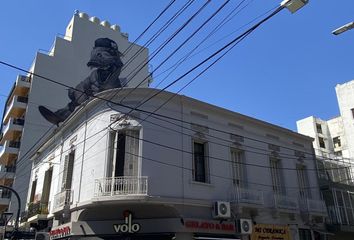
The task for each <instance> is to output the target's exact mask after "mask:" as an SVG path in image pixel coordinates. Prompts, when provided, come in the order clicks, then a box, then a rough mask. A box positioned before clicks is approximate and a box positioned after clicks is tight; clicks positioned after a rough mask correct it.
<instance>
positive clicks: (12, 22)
mask: <svg viewBox="0 0 354 240" xmlns="http://www.w3.org/2000/svg"><path fill="white" fill-rule="evenodd" d="M240 1H241V0H231V1H230V3H229V4H228V5H227V6H226V7H225V11H223V12H221V13H220V15H218V16H217V18H216V19H215V21H213V22H211V24H210V25H208V27H207V28H206V29H205V30H204V31H202V32H200V34H198V35H196V37H195V38H193V39H192V40H191V42H190V43H189V44H188V45H187V48H185V49H181V50H180V51H179V52H178V54H176V57H175V58H173V59H171V61H170V62H169V63H167V64H166V67H165V68H161V69H162V71H163V70H164V69H166V68H168V66H170V65H172V64H173V63H174V62H175V61H177V59H178V58H179V57H181V56H183V55H184V54H185V53H186V52H187V51H188V50H189V49H192V48H193V47H194V46H195V45H196V44H198V41H200V40H201V38H202V37H203V36H205V35H206V34H207V33H208V31H210V29H211V28H212V27H213V26H215V24H216V23H217V21H216V20H218V21H220V20H221V18H222V17H223V16H225V15H226V14H227V13H228V12H230V11H231V9H232V8H233V7H235V6H236V5H237V4H238V3H239V2H240ZM168 2H169V0H150V1H141V0H129V1H122V0H120V1H113V0H111V1H108V0H107V1H84V0H82V1H75V0H71V1H69V0H64V1H44V0H42V1H39V0H38V1H34V0H32V1H20V0H12V1H2V2H1V7H0V24H1V32H2V34H1V38H0V60H2V61H6V62H9V63H11V64H14V65H17V66H20V67H23V68H28V67H29V66H30V65H31V63H32V61H33V59H34V56H35V53H36V51H38V50H39V49H45V50H48V49H50V47H51V45H52V43H53V40H54V38H55V36H56V35H57V34H63V33H64V30H65V27H66V25H67V24H68V22H69V20H70V19H71V17H72V14H73V13H74V10H75V9H78V10H80V11H84V12H86V13H88V14H89V15H90V16H97V17H99V18H100V19H101V20H108V21H109V22H110V23H112V24H118V25H120V27H121V30H122V31H123V32H127V33H129V39H130V40H131V41H132V40H134V39H135V38H136V37H137V36H138V35H139V34H140V33H141V32H142V31H143V30H144V29H145V27H146V26H147V25H148V23H150V22H151V21H152V20H153V19H154V17H155V16H157V14H158V13H159V12H160V11H161V10H162V9H163V8H164V7H165V6H166V5H167V3H168ZM176 2H177V3H176V4H175V5H174V8H172V9H171V10H170V11H169V12H168V13H167V15H166V16H171V14H172V13H173V12H174V11H176V9H177V7H178V6H181V5H182V4H183V3H185V2H186V0H177V1H176ZM280 2H281V1H280V0H267V1H264V0H253V1H252V0H246V1H245V2H244V4H248V3H249V5H247V7H245V8H244V9H243V10H242V12H240V13H239V14H238V15H237V16H236V17H235V18H234V19H232V21H230V22H229V23H228V24H227V25H225V26H224V28H222V29H221V30H220V31H219V32H217V33H216V34H215V35H214V36H213V37H212V38H210V39H209V40H208V41H207V42H206V43H205V45H202V46H200V49H199V50H202V49H205V50H204V51H202V52H201V53H200V54H198V55H195V56H194V57H193V58H192V59H190V60H189V61H188V62H186V63H185V64H183V65H181V67H180V68H179V69H178V70H177V71H176V72H174V73H173V74H171V76H170V77H169V81H172V80H174V79H175V78H176V77H177V76H179V75H180V74H181V73H183V72H184V71H186V70H188V69H189V67H190V66H193V64H196V63H198V62H199V61H200V60H202V59H204V58H205V57H206V56H208V54H210V53H212V52H213V51H215V50H216V49H218V48H219V47H221V46H222V45H223V44H225V43H226V42H227V41H229V40H231V39H232V38H233V37H235V36H237V35H238V34H240V33H241V31H242V30H244V28H243V29H241V30H239V31H236V30H237V29H239V28H240V27H241V26H243V25H244V24H245V23H247V22H249V21H251V20H253V19H255V18H256V17H257V16H259V15H262V14H263V13H265V12H266V11H268V10H270V9H272V8H273V7H274V6H276V5H277V4H279V3H280ZM203 3H204V1H202V0H196V1H195V3H194V4H193V5H192V6H191V8H190V10H189V11H188V12H186V13H185V15H184V16H182V17H181V18H180V19H179V21H178V24H182V22H183V21H185V20H186V19H187V17H188V16H190V15H191V14H192V13H193V12H195V11H196V9H197V8H199V7H200V6H201V5H202V4H203ZM221 3H222V1H221V0H220V1H212V2H211V3H210V4H209V6H207V7H206V9H205V10H204V11H203V12H202V13H201V15H200V16H199V18H197V19H196V21H194V22H193V24H192V25H191V26H190V27H189V28H187V29H186V31H185V32H183V34H181V36H180V37H178V38H176V40H175V41H176V42H175V43H174V44H172V46H169V47H168V48H167V49H166V50H165V51H163V52H162V53H161V54H159V55H158V57H156V58H155V59H153V60H152V61H151V64H152V65H153V66H155V67H156V66H158V64H159V63H160V62H161V61H162V60H163V59H164V58H165V57H166V56H167V55H168V54H169V53H170V52H171V50H173V49H174V47H175V46H176V45H178V43H180V42H182V41H183V40H184V39H185V38H186V37H187V36H188V34H191V32H192V31H193V30H195V29H196V28H197V26H199V24H201V22H202V21H203V20H205V19H206V18H207V17H208V16H210V15H211V14H212V13H213V11H215V9H216V8H217V7H218V6H220V5H221ZM353 9H354V1H353V0H340V1H323V0H322V1H315V0H312V1H310V3H309V4H308V5H307V6H305V7H304V8H303V9H301V10H300V11H299V12H297V13H295V14H291V13H290V12H288V11H286V10H284V11H282V12H281V13H279V14H278V15H276V16H274V17H273V18H272V19H271V20H270V21H269V22H267V23H265V24H264V25H262V26H261V27H260V28H258V29H257V30H256V31H255V32H253V33H252V34H251V35H250V36H249V37H248V38H246V39H245V40H244V41H243V42H242V43H241V44H239V45H238V46H237V47H236V48H235V49H233V50H232V51H231V52H230V53H229V54H228V55H227V56H225V57H224V58H223V59H222V60H221V61H220V62H219V63H218V64H217V65H215V66H214V67H213V68H211V69H210V70H209V71H208V72H207V73H206V74H205V75H203V76H202V77H200V78H199V79H198V80H196V81H195V82H194V83H193V84H192V85H190V86H188V88H186V89H185V90H183V92H182V94H184V95H187V96H190V97H193V98H196V99H198V100H201V101H205V102H208V103H211V104H214V105H217V106H221V107H224V108H227V109H230V110H233V111H236V112H240V113H242V114H245V115H248V116H252V117H255V118H258V119H261V120H264V121H267V122H270V123H273V124H277V125H280V126H283V127H286V128H289V129H292V130H296V125H295V122H296V120H298V119H301V118H304V117H307V116H310V115H315V116H318V117H321V118H323V119H329V118H332V117H334V116H336V115H338V114H339V113H338V107H337V99H336V96H335V90H334V87H335V85H336V84H338V83H344V82H346V81H349V80H352V79H354V73H353V72H354V68H353V53H354V44H353V41H354V30H352V31H348V32H346V33H344V34H342V35H339V36H334V35H332V34H331V31H332V30H333V29H335V28H337V27H339V26H341V25H343V24H345V23H348V22H351V21H354V16H353ZM163 20H166V18H164V19H162V20H161V21H160V22H159V24H157V25H156V26H155V27H154V28H153V30H156V29H157V26H161V24H162V23H163ZM178 24H177V23H176V24H175V25H173V26H172V27H171V29H170V32H166V33H165V35H162V36H161V39H159V40H157V41H155V42H154V44H152V46H151V48H150V51H151V52H152V51H153V50H154V49H156V48H157V47H158V45H159V44H161V42H162V41H163V40H164V39H165V38H167V37H168V35H169V34H171V33H172V31H173V28H174V29H176V28H177V27H178ZM235 31H236V32H235ZM233 32H235V33H233ZM150 33H151V32H150ZM228 35H229V36H228ZM147 36H149V35H147ZM150 36H151V35H150ZM146 39H147V38H143V39H142V40H141V41H140V42H138V43H140V44H144V43H145V41H146ZM197 51H198V50H197ZM19 73H20V72H18V71H16V70H13V69H9V68H7V67H5V66H0V79H1V88H0V111H1V112H2V111H3V105H4V101H5V99H6V98H5V97H4V96H3V95H7V94H8V92H9V90H10V88H11V86H12V84H13V82H14V81H15V78H16V76H17V74H19ZM158 73H159V72H156V74H155V75H157V74H158ZM161 77H163V75H161ZM161 77H156V79H155V82H154V83H153V85H152V86H156V84H157V83H158V82H159V81H160V80H161V79H162V78H161ZM189 80H190V78H187V79H185V80H184V81H183V82H181V83H179V84H177V85H176V86H174V87H172V88H170V89H169V90H170V91H173V92H175V91H178V90H179V89H180V87H182V86H183V84H185V83H186V82H187V81H189ZM167 82H168V81H167ZM167 82H165V83H164V84H167ZM162 86H164V85H162Z"/></svg>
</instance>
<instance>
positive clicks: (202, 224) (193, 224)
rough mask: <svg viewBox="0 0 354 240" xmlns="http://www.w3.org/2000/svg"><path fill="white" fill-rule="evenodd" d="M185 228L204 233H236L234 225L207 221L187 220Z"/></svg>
mask: <svg viewBox="0 0 354 240" xmlns="http://www.w3.org/2000/svg"><path fill="white" fill-rule="evenodd" d="M184 226H185V227H186V228H189V229H194V230H202V231H203V232H204V231H206V230H207V231H211V232H213V231H226V232H235V224H234V223H218V222H214V221H205V220H186V221H185V223H184Z"/></svg>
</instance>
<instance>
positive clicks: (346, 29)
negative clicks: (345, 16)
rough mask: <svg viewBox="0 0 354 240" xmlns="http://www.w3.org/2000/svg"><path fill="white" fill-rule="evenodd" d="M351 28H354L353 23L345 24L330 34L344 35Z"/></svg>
mask: <svg viewBox="0 0 354 240" xmlns="http://www.w3.org/2000/svg"><path fill="white" fill-rule="evenodd" d="M352 28H354V22H350V23H347V24H345V25H343V26H341V27H339V28H337V29H336V30H334V31H332V33H333V34H334V35H339V34H341V33H344V32H346V31H348V30H350V29H352Z"/></svg>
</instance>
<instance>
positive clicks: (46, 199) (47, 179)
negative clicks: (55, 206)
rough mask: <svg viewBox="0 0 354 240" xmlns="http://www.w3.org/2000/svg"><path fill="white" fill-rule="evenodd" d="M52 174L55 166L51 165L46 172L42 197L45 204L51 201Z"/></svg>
mask: <svg viewBox="0 0 354 240" xmlns="http://www.w3.org/2000/svg"><path fill="white" fill-rule="evenodd" d="M52 175H53V168H52V167H51V168H49V169H48V170H47V171H46V172H45V174H44V182H43V189H42V197H41V203H43V204H48V202H49V194H50V186H51V184H52Z"/></svg>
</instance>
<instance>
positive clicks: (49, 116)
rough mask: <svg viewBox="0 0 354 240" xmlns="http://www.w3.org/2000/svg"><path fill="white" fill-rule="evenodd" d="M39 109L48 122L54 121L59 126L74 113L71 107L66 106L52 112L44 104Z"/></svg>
mask: <svg viewBox="0 0 354 240" xmlns="http://www.w3.org/2000/svg"><path fill="white" fill-rule="evenodd" d="M38 110H39V112H40V113H41V114H42V116H43V117H44V118H45V119H46V120H47V121H48V122H50V123H53V124H55V125H57V126H59V123H60V122H63V121H64V120H65V119H66V118H67V117H69V115H70V114H71V113H72V111H71V110H70V108H69V107H65V108H62V109H59V110H58V111H56V112H52V111H51V110H49V109H48V108H46V107H44V106H39V107H38Z"/></svg>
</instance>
